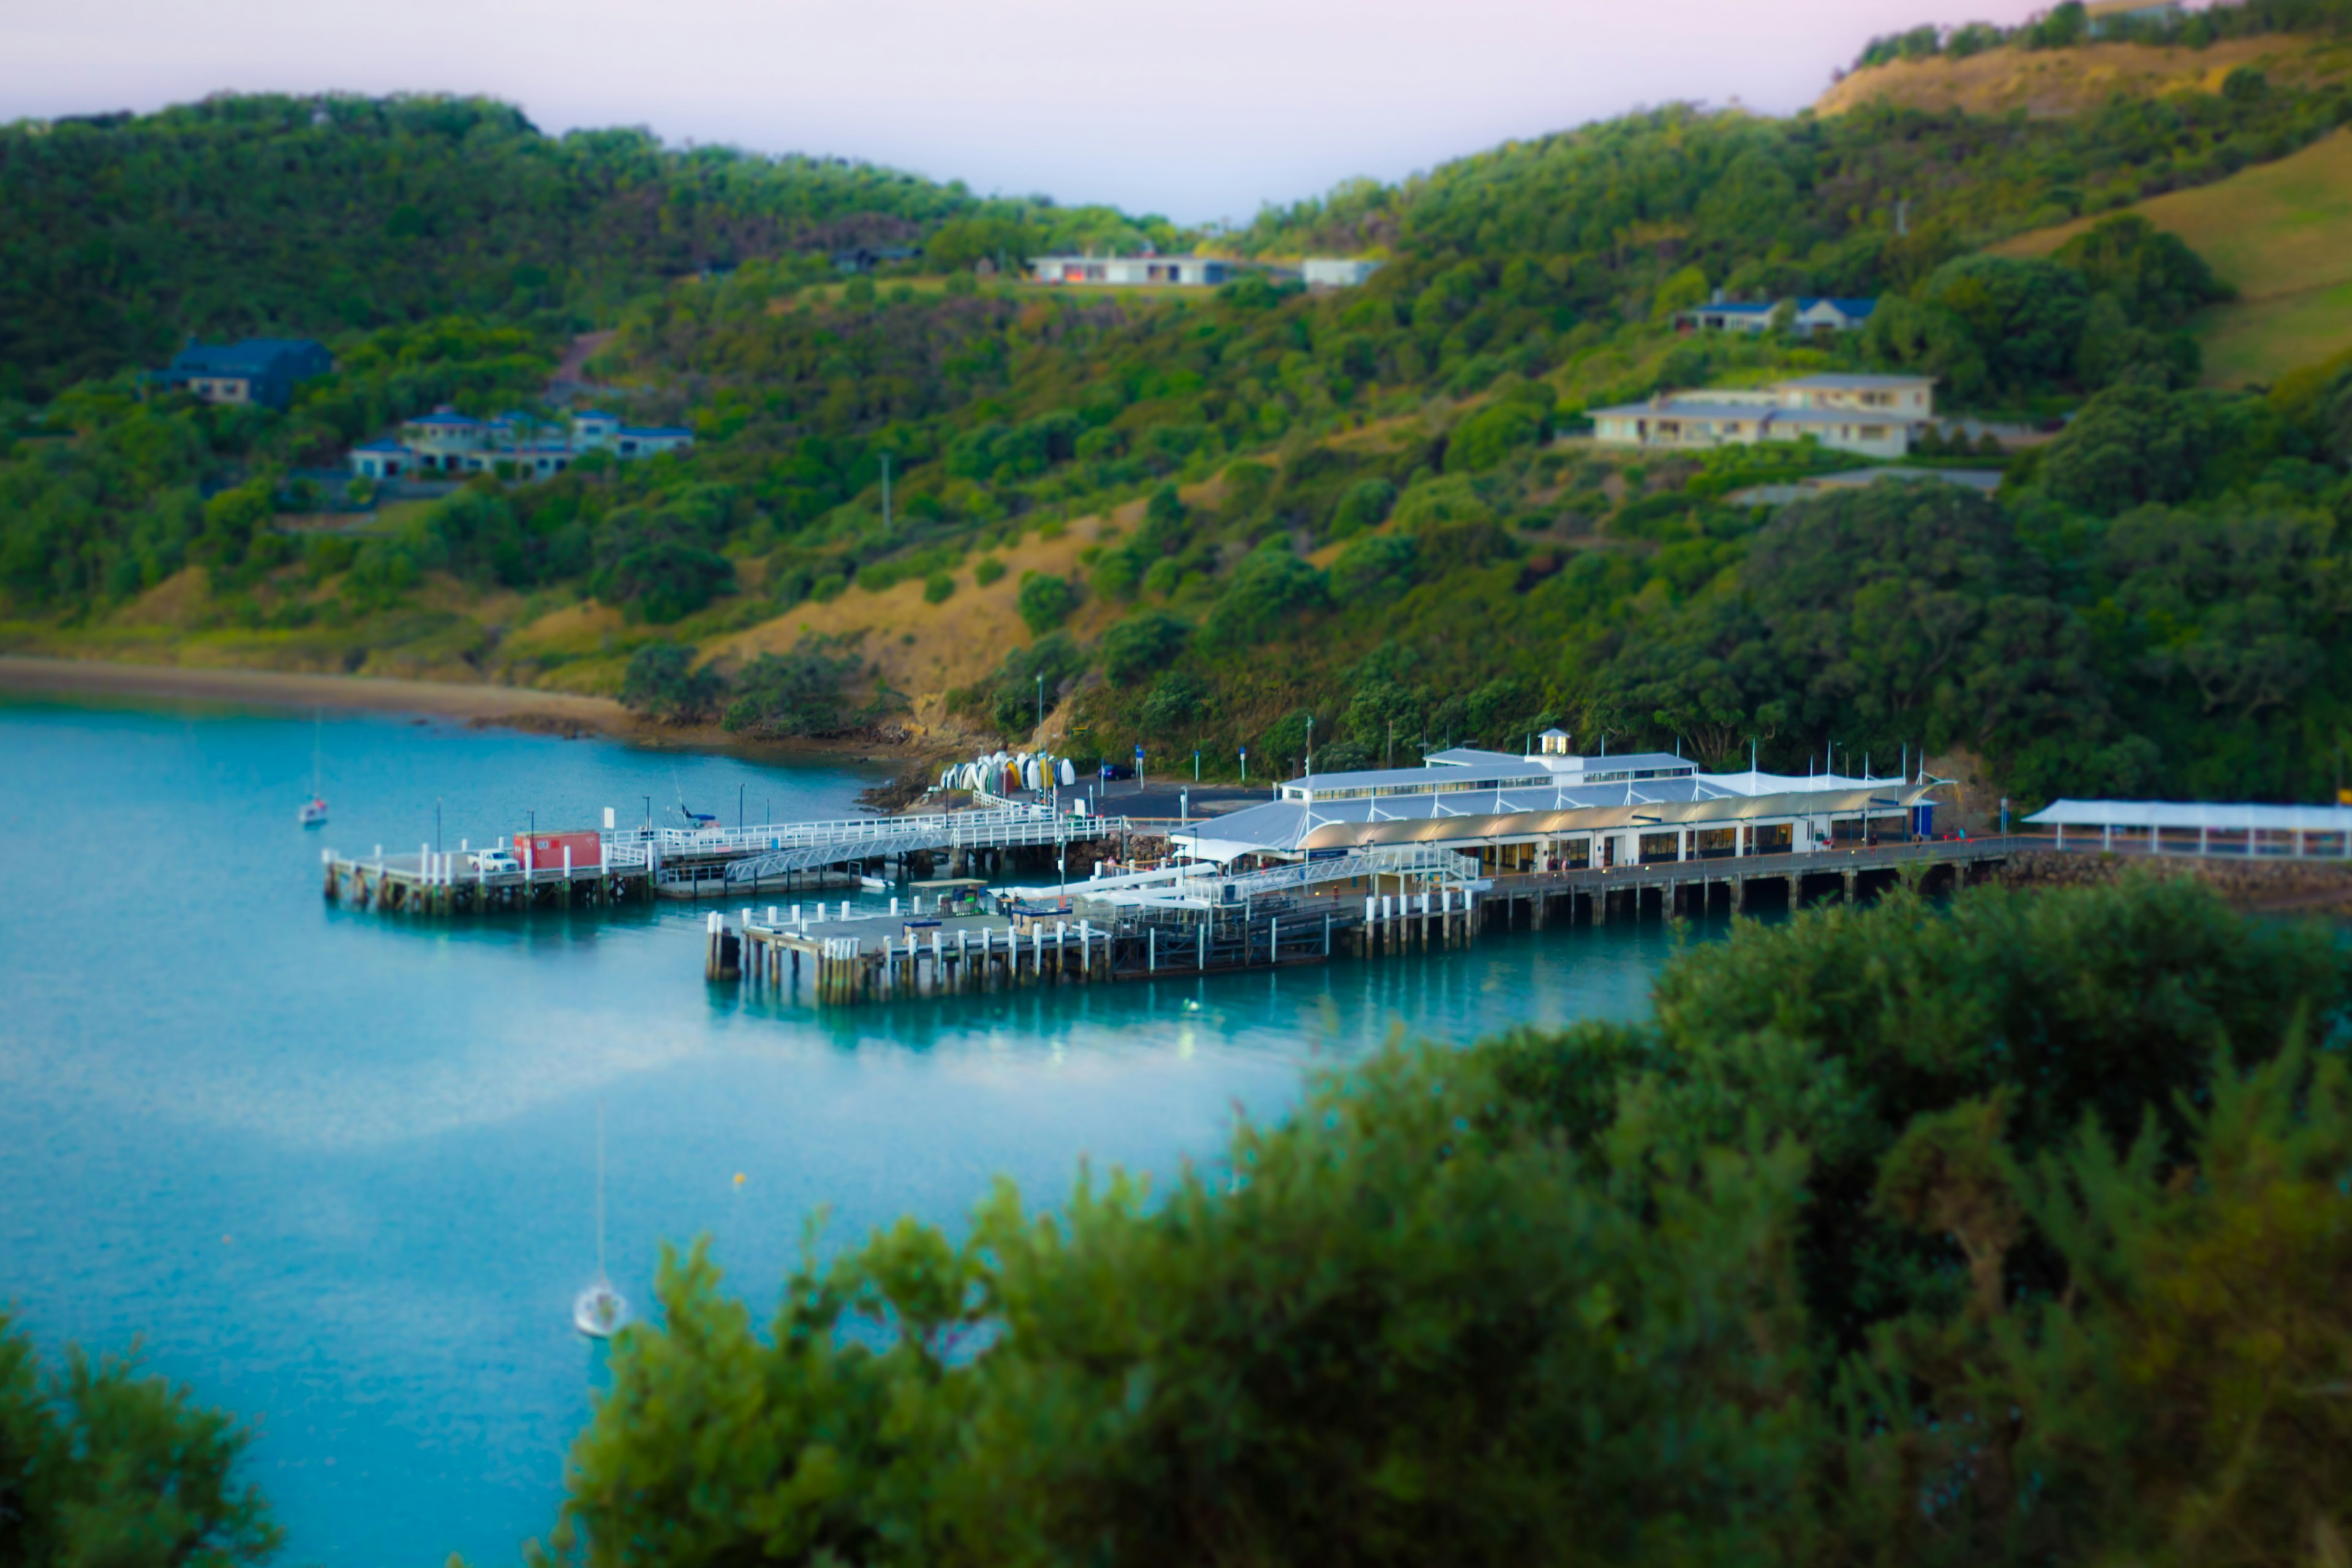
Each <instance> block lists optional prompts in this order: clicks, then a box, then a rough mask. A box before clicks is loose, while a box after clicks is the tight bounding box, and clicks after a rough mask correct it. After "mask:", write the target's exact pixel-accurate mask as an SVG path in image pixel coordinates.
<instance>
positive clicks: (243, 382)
mask: <svg viewBox="0 0 2352 1568" xmlns="http://www.w3.org/2000/svg"><path fill="white" fill-rule="evenodd" d="M334 368H335V359H334V356H333V355H332V354H331V353H328V352H327V349H326V345H325V344H323V343H320V342H315V341H313V340H312V339H310V338H247V339H246V340H244V341H243V342H235V343H204V342H196V341H195V340H194V339H190V340H189V342H188V346H187V347H186V348H184V349H182V350H181V351H180V352H179V353H176V354H174V355H173V356H172V363H171V366H170V368H168V369H165V370H159V371H155V372H152V373H151V374H149V375H148V377H147V379H148V381H149V383H150V384H153V385H156V386H176V387H179V388H182V389H183V390H184V391H186V392H188V393H190V394H191V395H194V396H197V397H201V398H203V399H204V400H205V402H206V403H230V404H245V403H257V404H259V405H262V406H263V407H265V408H283V407H285V406H286V405H288V404H289V403H291V402H292V401H293V400H294V384H295V383H296V382H298V381H302V380H306V379H308V378H309V377H310V376H314V375H324V374H327V373H328V372H329V371H331V370H332V369H334Z"/></svg>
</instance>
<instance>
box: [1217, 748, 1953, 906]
mask: <svg viewBox="0 0 2352 1568" xmlns="http://www.w3.org/2000/svg"><path fill="white" fill-rule="evenodd" d="M1935 787H1936V784H1935V781H1933V780H1927V779H1919V780H1907V779H1902V778H1872V777H1850V776H1845V775H1842V774H1835V773H1823V774H1814V775H1793V774H1782V773H1763V772H1760V771H1759V770H1757V769H1754V768H1750V769H1749V770H1748V771H1747V772H1745V773H1706V772H1704V771H1702V770H1701V769H1700V767H1699V765H1698V764H1697V763H1695V762H1692V761H1691V760H1689V759H1688V758H1685V757H1680V756H1674V755H1670V754H1668V753H1665V752H1635V753H1632V754H1629V755H1622V756H1583V755H1580V754H1578V753H1577V752H1574V751H1572V750H1571V749H1570V736H1569V735H1568V733H1567V732H1566V731H1560V730H1550V731H1545V733H1544V735H1543V738H1542V742H1541V745H1540V747H1539V749H1538V751H1537V752H1535V753H1533V754H1532V755H1528V756H1512V755H1511V754H1509V753H1508V752H1488V751H1480V750H1476V749H1473V748H1467V747H1462V748H1455V749H1454V750H1450V751H1444V752H1433V753H1432V754H1431V755H1430V756H1429V757H1428V759H1427V760H1426V763H1425V765H1423V766H1422V767H1418V768H1387V769H1372V770H1369V771H1364V772H1355V773H1315V774H1311V775H1309V776H1307V777H1306V778H1300V779H1293V780H1290V781H1288V782H1286V783H1285V784H1282V785H1281V786H1280V793H1279V795H1278V797H1277V798H1276V799H1274V800H1270V801H1268V802H1266V803H1265V804H1264V805H1255V806H1250V807H1247V808H1245V809H1244V810H1241V811H1236V812H1234V813H1231V814H1230V815H1227V816H1218V817H1214V818H1212V819H1209V820H1206V821H1203V822H1201V823H1199V824H1197V825H1194V826H1188V827H1185V828H1183V829H1181V830H1180V831H1178V832H1177V833H1175V834H1174V835H1173V836H1172V840H1173V843H1174V844H1175V846H1176V847H1178V849H1179V851H1180V853H1183V854H1186V855H1189V856H1191V857H1192V858H1195V859H1198V860H1207V861H1213V862H1217V863H1220V864H1222V865H1224V866H1226V867H1228V868H1251V867H1257V868H1263V867H1271V866H1276V865H1281V864H1286V863H1298V862H1308V863H1311V862H1313V861H1315V860H1318V859H1325V858H1340V857H1344V856H1349V855H1354V854H1358V853H1360V852H1362V851H1365V850H1374V851H1390V852H1395V851H1412V850H1423V851H1444V852H1448V853H1451V854H1454V855H1460V856H1463V857H1465V858H1473V859H1475V861H1476V863H1477V866H1478V868H1479V870H1480V873H1481V874H1482V875H1486V876H1496V875H1506V874H1510V873H1517V872H1544V871H1575V870H1603V869H1608V868H1615V867H1635V866H1653V865H1660V864H1671V863H1677V862H1684V861H1695V860H1714V859H1738V858H1746V857H1749V856H1759V855H1803V854H1807V853H1811V852H1816V851H1826V850H1828V849H1830V848H1831V847H1833V846H1835V847H1847V846H1851V845H1854V844H1857V843H1862V842H1866V841H1868V840H1870V839H1872V838H1892V839H1903V840H1907V839H1910V838H1913V837H1929V836H1931V835H1932V833H1933V831H1934V816H1933V813H1934V806H1933V804H1932V803H1931V802H1930V801H1929V799H1928V794H1929V792H1930V791H1931V790H1933V789H1934V788H1935Z"/></svg>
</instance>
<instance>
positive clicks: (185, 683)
mask: <svg viewBox="0 0 2352 1568" xmlns="http://www.w3.org/2000/svg"><path fill="white" fill-rule="evenodd" d="M0 689H5V690H11V691H47V692H56V693H59V694H61V695H65V696H75V697H79V696H93V697H96V696H117V697H173V698H181V699H192V700H205V701H214V702H230V703H246V704H251V705H255V706H259V707H267V708H336V709H361V710H371V711H375V712H388V713H425V714H431V715H433V716H434V717H436V718H443V719H456V720H461V721H472V722H475V723H482V724H507V725H511V726H513V727H514V728H516V729H520V730H536V731H547V732H552V733H559V734H562V733H577V732H593V733H597V734H607V735H621V736H626V737H630V738H638V737H640V736H643V735H645V734H646V733H647V732H648V731H650V729H651V726H648V725H646V723H645V722H644V721H642V720H640V719H638V718H637V717H636V715H635V714H633V713H631V712H630V711H629V710H627V709H625V708H624V707H622V706H621V705H620V704H619V703H617V702H615V701H614V700H612V699H610V698H607V697H582V696H578V695H576V694H574V693H572V692H565V691H528V690H525V689H522V688H520V687H515V686H492V685H489V684H487V683H485V684H483V685H479V686H472V685H465V684H461V683H459V682H457V681H453V680H371V679H365V678H363V677H361V676H355V675H298V674H291V673H288V672H285V671H280V670H268V669H205V668H189V667H187V666H184V665H156V664H117V663H112V662H103V661H100V660H96V659H71V658H29V657H26V656H24V655H20V654H0ZM682 738H683V737H682Z"/></svg>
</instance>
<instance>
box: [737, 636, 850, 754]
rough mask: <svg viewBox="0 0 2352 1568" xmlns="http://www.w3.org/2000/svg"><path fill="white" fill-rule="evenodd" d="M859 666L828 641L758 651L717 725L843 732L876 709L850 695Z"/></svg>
mask: <svg viewBox="0 0 2352 1568" xmlns="http://www.w3.org/2000/svg"><path fill="white" fill-rule="evenodd" d="M861 663H862V661H861V660H860V659H859V658H858V657H857V656H856V654H855V653H853V652H850V651H848V650H847V649H846V648H845V647H843V646H842V645H841V643H840V642H839V641H838V640H837V639H835V638H832V637H803V638H802V639H801V640H800V641H799V642H798V643H797V644H795V645H793V648H792V650H791V651H790V652H789V653H782V654H775V653H763V654H761V655H760V657H759V658H755V659H753V660H752V661H751V663H750V664H747V665H745V666H744V667H743V668H741V669H740V670H739V671H738V672H737V673H736V676H735V681H734V699H733V700H731V701H730V702H729V703H728V704H727V712H726V715H725V717H724V718H722V719H721V720H720V721H719V722H720V723H721V724H722V725H723V726H724V727H725V728H727V729H728V730H730V731H749V732H750V733H751V734H755V735H766V736H774V737H798V736H805V735H839V734H843V733H845V732H847V731H851V730H854V729H856V727H857V726H858V725H860V724H863V723H865V722H866V721H868V720H869V719H871V718H872V717H873V715H874V712H875V711H876V710H877V708H878V704H865V705H861V704H859V703H857V702H856V701H855V700H852V698H851V697H850V694H849V683H850V681H851V680H853V679H855V678H856V675H857V672H858V669H859V668H860V665H861Z"/></svg>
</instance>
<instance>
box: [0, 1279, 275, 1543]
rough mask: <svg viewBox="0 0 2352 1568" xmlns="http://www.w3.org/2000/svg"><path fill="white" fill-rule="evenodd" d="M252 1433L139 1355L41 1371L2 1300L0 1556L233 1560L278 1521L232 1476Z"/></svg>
mask: <svg viewBox="0 0 2352 1568" xmlns="http://www.w3.org/2000/svg"><path fill="white" fill-rule="evenodd" d="M247 1437H248V1435H247V1433H246V1432H245V1431H244V1430H243V1429H242V1428H240V1427H238V1426H236V1423H235V1422H234V1421H232V1420H231V1419H230V1418H229V1417H228V1416H226V1415H223V1414H221V1413H220V1412H218V1411H213V1410H204V1409H199V1408H198V1407H197V1406H196V1405H194V1403H193V1402H192V1401H191V1400H190V1398H189V1395H188V1393H187V1391H186V1390H185V1389H175V1388H173V1387H172V1386H171V1385H170V1384H167V1383H165V1382H164V1381H163V1379H162V1378H160V1377H146V1376H142V1375H141V1374H140V1372H139V1369H138V1364H137V1362H136V1360H135V1359H133V1358H131V1357H110V1358H105V1359H100V1360H98V1361H92V1360H90V1359H89V1358H88V1357H87V1356H85V1355H83V1354H82V1353H81V1352H79V1351H78V1350H68V1352H66V1358H65V1363H64V1364H63V1365H62V1366H61V1367H56V1368H51V1369H47V1370H44V1369H43V1368H42V1366H41V1365H40V1363H39V1362H38V1360H37V1358H36V1357H35V1355H34V1353H33V1344H32V1341H31V1340H30V1338H29V1337H27V1336H26V1334H25V1333H24V1332H23V1331H21V1330H18V1329H17V1328H16V1327H15V1326H14V1324H13V1323H12V1322H11V1321H10V1319H9V1317H8V1314H7V1313H5V1312H0V1568H35V1565H40V1568H47V1565H48V1564H52V1563H54V1564H74V1565H76V1568H80V1565H85V1564H86V1565H89V1568H233V1565H235V1564H239V1563H263V1562H267V1561H268V1559H269V1558H271V1557H272V1556H275V1555H276V1554H277V1552H278V1542H279V1540H280V1537H281V1532H280V1531H278V1527H277V1526H276V1525H274V1524H272V1523H271V1522H270V1519H269V1512H268V1508H267V1507H266V1506H265V1505H264V1504H263V1502H262V1500H261V1497H260V1494H259V1493H258V1492H257V1491H255V1490H254V1489H251V1488H249V1487H248V1488H247V1489H244V1490H243V1491H239V1490H237V1489H235V1487H234V1486H233V1485H232V1483H231V1478H230V1471H231V1469H232V1468H234V1467H235V1464H236V1458H237V1456H238V1454H240V1453H241V1452H243V1451H244V1448H245V1446H246V1443H247Z"/></svg>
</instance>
